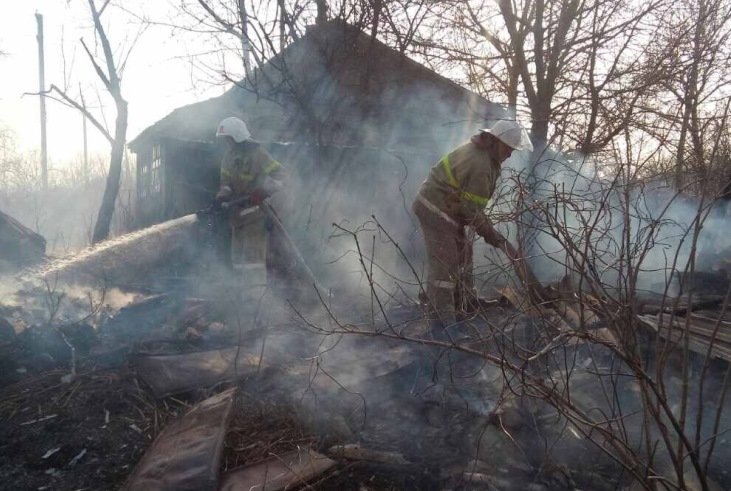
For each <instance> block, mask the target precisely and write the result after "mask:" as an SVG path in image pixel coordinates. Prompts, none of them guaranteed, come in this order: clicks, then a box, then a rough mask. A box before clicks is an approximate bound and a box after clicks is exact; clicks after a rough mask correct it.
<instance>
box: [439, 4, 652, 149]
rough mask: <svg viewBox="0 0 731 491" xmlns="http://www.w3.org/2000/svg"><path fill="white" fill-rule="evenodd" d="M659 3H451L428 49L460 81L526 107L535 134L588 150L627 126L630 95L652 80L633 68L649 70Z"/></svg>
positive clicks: (517, 106)
mask: <svg viewBox="0 0 731 491" xmlns="http://www.w3.org/2000/svg"><path fill="white" fill-rule="evenodd" d="M660 6H661V2H660V1H653V2H649V3H646V4H642V5H641V6H640V5H638V4H636V3H633V2H625V1H608V0H573V1H568V2H563V1H552V0H525V1H519V2H511V1H507V0H505V1H500V2H498V3H497V5H495V4H494V3H493V2H486V1H482V0H480V1H470V2H464V3H463V2H459V3H455V4H454V6H453V10H452V12H451V15H450V16H449V17H448V18H447V19H446V20H445V21H442V22H443V23H441V24H438V26H439V25H441V26H443V27H449V26H451V27H453V29H452V30H451V31H450V32H448V34H445V35H442V36H441V38H437V39H435V40H434V41H433V44H432V46H431V47H432V48H435V49H436V51H435V52H434V53H435V54H432V55H431V56H432V57H433V56H437V61H444V60H448V61H455V62H457V64H458V65H459V66H461V67H463V70H462V71H463V73H466V75H467V76H466V81H467V83H468V84H470V85H472V86H474V87H475V88H476V89H478V90H480V91H482V92H483V94H484V95H486V96H487V97H488V98H489V99H491V100H495V101H496V102H500V101H503V100H504V101H505V102H507V104H508V106H510V107H513V108H515V110H516V111H517V112H519V113H520V112H524V113H527V115H528V117H529V118H530V120H531V136H532V138H533V139H534V140H535V141H536V142H539V143H546V142H548V141H553V140H554V139H556V138H559V139H563V140H565V141H564V142H563V143H564V145H566V146H569V145H570V146H574V147H578V148H580V149H581V150H582V151H585V152H593V151H596V150H597V149H600V148H604V147H606V146H607V145H608V143H609V141H610V140H611V138H613V137H615V136H617V135H618V134H619V133H620V132H621V130H622V129H623V128H624V127H625V126H626V125H627V124H629V122H630V121H631V115H632V114H633V110H634V108H636V107H637V106H638V104H637V101H638V99H639V98H641V97H642V96H643V95H644V94H647V93H648V91H649V88H650V87H651V85H652V83H655V80H654V79H650V78H642V77H641V75H642V74H643V73H645V72H646V71H649V70H648V69H647V68H648V67H647V66H646V56H645V54H644V46H646V44H647V43H648V41H651V40H652V32H651V31H649V26H648V25H647V21H648V19H649V17H650V15H651V14H652V13H653V12H655V11H656V10H657V9H659V8H660ZM455 28H456V29H455ZM441 32H447V31H445V30H442V31H441Z"/></svg>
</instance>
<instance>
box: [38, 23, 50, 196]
mask: <svg viewBox="0 0 731 491" xmlns="http://www.w3.org/2000/svg"><path fill="white" fill-rule="evenodd" d="M36 23H37V24H38V34H37V36H36V39H37V40H38V81H39V87H40V90H39V93H40V97H41V181H42V183H43V190H44V191H45V190H46V189H48V146H47V143H46V94H45V92H46V70H45V61H44V56H43V16H42V15H41V14H39V13H38V12H36Z"/></svg>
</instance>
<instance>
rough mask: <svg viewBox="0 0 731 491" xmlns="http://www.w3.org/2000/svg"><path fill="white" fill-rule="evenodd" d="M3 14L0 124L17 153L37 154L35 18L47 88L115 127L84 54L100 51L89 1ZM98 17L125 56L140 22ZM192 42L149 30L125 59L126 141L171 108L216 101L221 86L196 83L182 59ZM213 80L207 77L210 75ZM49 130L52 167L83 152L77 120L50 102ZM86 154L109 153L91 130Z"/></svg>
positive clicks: (17, 5)
mask: <svg viewBox="0 0 731 491" xmlns="http://www.w3.org/2000/svg"><path fill="white" fill-rule="evenodd" d="M4 2H6V3H7V6H6V8H4V9H3V15H2V16H0V51H2V52H4V53H5V55H4V56H0V126H2V127H4V128H9V129H10V130H11V131H12V133H13V136H14V139H15V143H16V146H17V149H18V150H19V151H21V152H32V151H38V150H39V149H40V103H39V97H38V96H37V95H24V94H28V93H37V92H38V90H39V80H38V44H37V41H36V29H37V26H36V18H35V13H36V12H38V13H40V14H42V15H43V23H44V45H45V46H44V47H45V78H46V86H47V87H49V86H50V84H55V85H57V86H60V87H66V88H67V89H68V92H69V93H70V94H71V95H73V96H78V94H79V93H80V91H83V92H84V98H85V101H86V103H87V104H88V105H89V106H95V107H94V110H93V112H94V114H95V115H97V116H98V117H99V119H103V120H106V122H107V124H108V126H109V127H111V128H113V125H114V116H115V113H114V106H113V102H112V100H111V98H110V97H109V95H108V94H107V93H105V90H104V88H103V87H102V86H101V84H100V83H99V81H98V78H97V77H96V75H95V74H94V72H93V70H92V68H91V64H90V62H89V59H88V57H87V55H86V53H85V52H84V51H83V48H82V46H81V43H80V41H79V39H80V38H82V37H83V39H84V40H85V42H86V43H87V46H89V47H90V49H92V50H95V49H96V48H99V50H98V55H99V58H98V59H99V60H100V61H102V62H103V54H102V52H101V48H100V47H99V46H98V45H97V44H96V43H95V41H94V32H93V27H92V23H91V16H90V13H89V10H88V8H89V7H88V3H87V1H86V0H68V1H67V0H23V1H13V2H11V1H10V0H4ZM124 5H125V7H127V8H129V9H130V10H135V11H136V12H144V13H145V14H146V15H148V16H150V17H153V18H157V19H165V18H169V13H170V12H173V9H174V5H172V4H171V3H169V2H168V1H165V0H155V1H154V2H145V1H143V0H126V1H125V2H124ZM103 19H104V20H105V27H106V28H107V29H108V36H109V39H110V43H111V46H112V49H113V50H114V51H115V55H116V56H117V57H118V58H119V55H120V54H121V53H126V52H128V51H129V48H130V46H131V45H132V44H133V40H134V39H135V38H137V33H139V32H140V29H141V23H140V22H139V21H138V20H136V19H134V18H132V17H131V16H129V15H127V14H125V12H123V11H120V10H119V9H114V8H113V7H109V10H107V11H105V12H104V15H103ZM190 43H191V40H190V39H188V40H185V39H182V38H181V37H180V36H173V35H171V32H170V30H169V29H166V28H163V27H154V26H153V27H149V28H147V29H146V30H144V32H142V34H141V36H140V37H139V38H138V39H137V42H136V43H135V44H134V47H133V48H132V51H131V54H130V56H129V57H128V61H127V64H126V66H125V70H124V73H123V75H122V76H123V78H122V95H123V96H124V98H125V99H126V100H127V102H128V103H129V123H128V130H127V135H128V140H131V139H132V138H134V137H135V136H136V135H137V134H139V133H140V131H142V130H143V129H144V128H146V127H147V126H149V125H150V124H152V123H154V122H155V121H157V120H159V119H161V118H162V117H164V116H165V115H166V114H168V113H169V112H170V111H172V110H173V109H175V108H176V107H179V106H182V105H185V104H191V103H193V102H196V101H198V100H202V99H206V98H209V97H213V96H216V95H219V94H221V93H222V92H223V90H224V88H225V87H222V86H221V85H214V84H211V83H206V82H205V81H203V82H202V81H201V79H202V78H205V77H204V76H203V75H202V74H201V73H200V70H199V71H197V72H196V70H195V69H193V68H192V65H191V62H190V59H189V57H188V56H187V55H186V53H188V52H190V51H193V50H195V47H191V46H190ZM209 78H210V75H209ZM46 110H47V121H48V122H47V131H48V155H49V165H50V166H51V167H54V166H62V165H64V163H65V162H67V161H69V160H70V159H75V158H79V156H80V155H81V154H82V152H83V131H82V118H81V115H80V114H79V113H78V112H77V111H75V110H73V109H71V108H67V107H65V106H63V105H62V104H60V103H58V102H56V101H52V100H48V101H47V103H46ZM88 132H89V133H88V134H89V151H90V153H92V154H93V153H102V154H106V153H108V152H109V146H108V143H107V142H106V140H104V138H103V137H101V134H100V133H99V132H98V131H97V130H95V129H94V128H92V127H91V126H90V125H89V130H88Z"/></svg>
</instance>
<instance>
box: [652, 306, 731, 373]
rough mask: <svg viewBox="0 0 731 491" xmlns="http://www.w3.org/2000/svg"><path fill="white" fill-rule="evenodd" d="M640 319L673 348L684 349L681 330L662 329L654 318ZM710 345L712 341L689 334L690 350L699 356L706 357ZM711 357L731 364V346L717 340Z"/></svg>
mask: <svg viewBox="0 0 731 491" xmlns="http://www.w3.org/2000/svg"><path fill="white" fill-rule="evenodd" d="M638 319H639V320H641V321H642V322H643V323H645V324H646V325H648V326H650V327H651V328H652V329H653V330H654V331H655V332H656V333H657V335H658V336H660V337H661V338H663V339H665V340H667V341H668V342H669V343H672V345H673V346H672V347H673V348H676V349H683V346H684V343H685V340H684V339H683V332H681V330H679V329H678V328H677V327H676V328H675V329H673V330H672V331H671V330H670V329H668V328H667V326H663V327H662V328H661V327H660V326H659V323H658V321H657V319H656V318H655V317H654V316H648V315H645V316H638ZM709 344H710V339H708V338H702V337H699V336H697V335H695V334H694V333H689V336H688V349H690V350H691V351H693V352H695V353H697V354H699V355H702V356H706V354H707V353H708V346H709ZM711 357H713V358H719V359H722V360H726V361H729V362H731V345H728V344H726V343H723V342H722V341H719V340H716V341H715V342H714V344H713V347H712V348H711Z"/></svg>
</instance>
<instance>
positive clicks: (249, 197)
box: [216, 117, 284, 288]
mask: <svg viewBox="0 0 731 491" xmlns="http://www.w3.org/2000/svg"><path fill="white" fill-rule="evenodd" d="M216 137H217V138H219V139H223V140H225V141H226V144H227V151H226V154H225V155H224V157H223V161H222V163H221V187H220V189H219V191H218V194H217V195H216V200H218V201H219V202H229V203H231V206H230V224H231V262H232V265H233V267H234V268H235V269H238V270H240V271H241V272H242V273H243V276H244V277H245V278H246V282H247V285H248V286H249V287H261V288H263V287H265V286H266V284H267V270H266V262H267V261H266V259H267V251H268V248H269V233H268V230H267V228H268V227H267V220H266V214H265V213H264V212H263V211H261V209H260V208H259V206H260V205H262V203H263V202H264V200H266V199H267V198H268V197H269V196H271V195H272V194H274V193H276V192H277V191H279V190H280V189H281V188H282V182H283V174H284V170H283V168H282V165H281V164H280V163H279V162H277V161H276V160H274V159H273V158H272V157H271V155H269V153H268V152H267V151H266V149H264V147H262V146H261V145H260V144H259V143H257V142H255V141H254V140H252V138H251V133H250V132H249V128H248V127H247V126H246V123H244V121H242V120H241V119H239V118H236V117H229V118H226V119H224V120H223V121H221V122H220V123H219V125H218V128H217V130H216Z"/></svg>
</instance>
